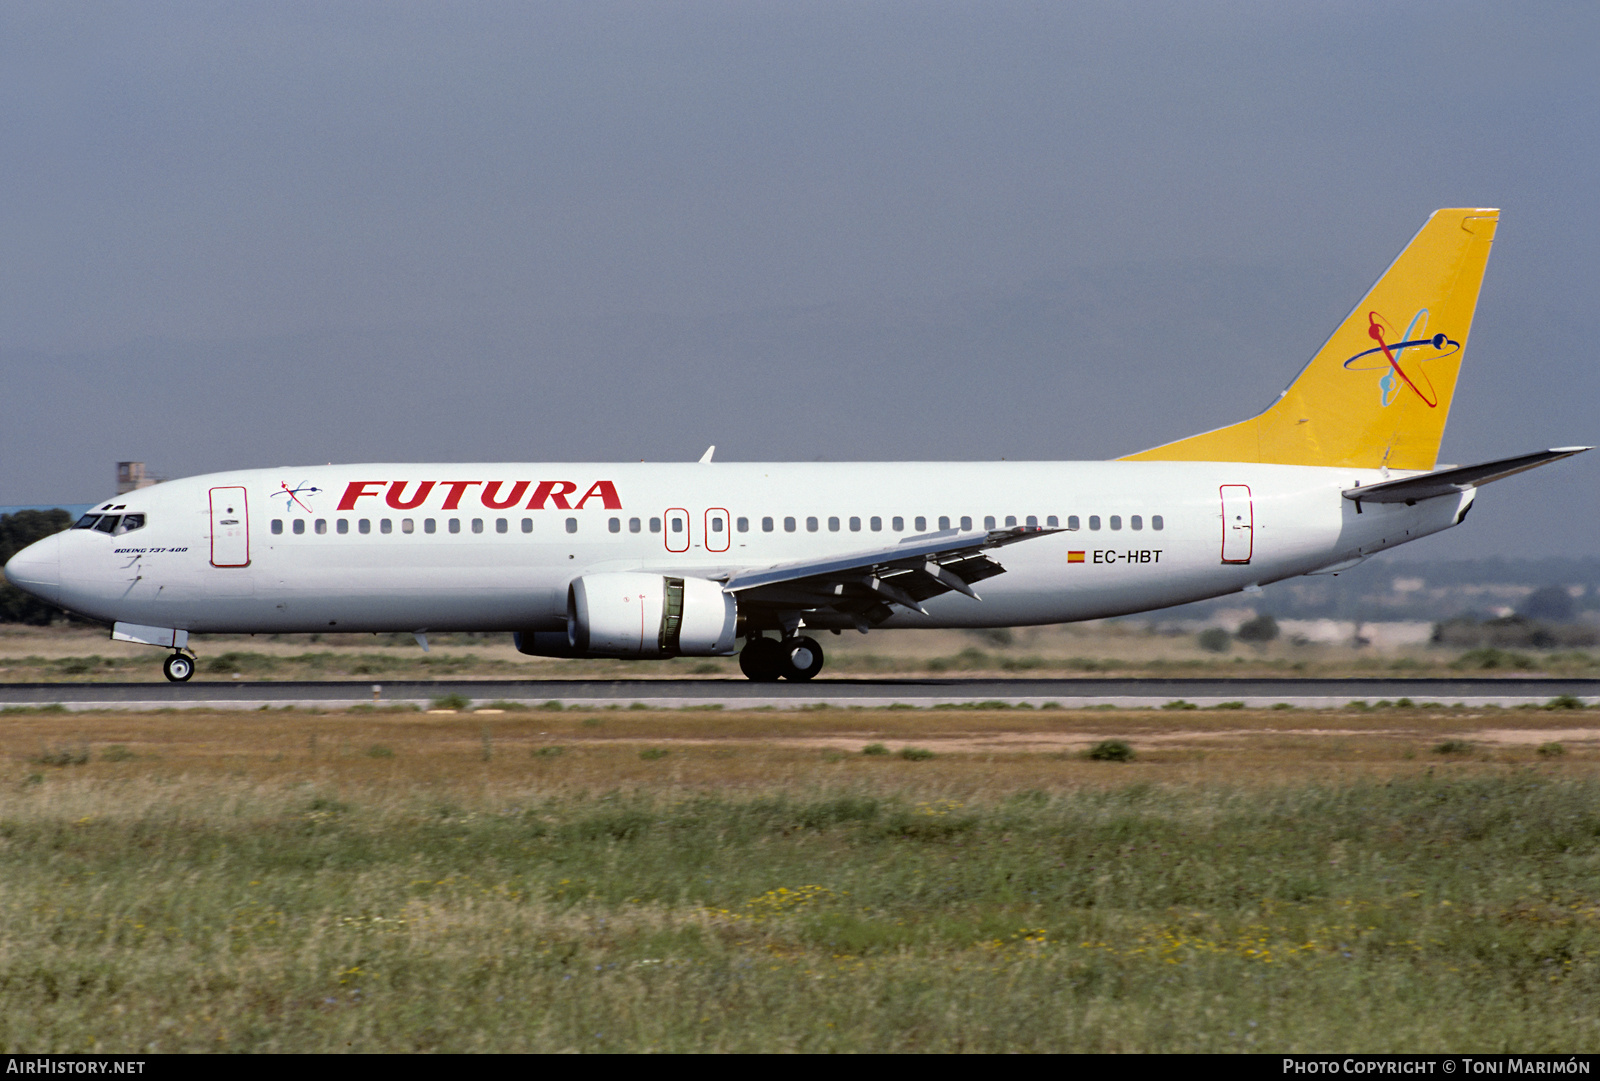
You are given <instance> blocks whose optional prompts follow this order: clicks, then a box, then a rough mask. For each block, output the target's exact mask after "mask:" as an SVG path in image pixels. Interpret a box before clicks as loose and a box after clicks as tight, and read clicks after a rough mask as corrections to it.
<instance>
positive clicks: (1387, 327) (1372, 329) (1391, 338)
mask: <svg viewBox="0 0 1600 1081" xmlns="http://www.w3.org/2000/svg"><path fill="white" fill-rule="evenodd" d="M1427 332H1428V309H1427V308H1422V309H1419V310H1418V312H1417V314H1416V315H1413V316H1412V317H1411V322H1410V323H1409V324H1407V325H1406V329H1405V333H1403V334H1401V333H1396V331H1395V328H1394V324H1392V323H1390V322H1389V320H1387V319H1385V318H1384V317H1383V316H1382V315H1380V314H1379V313H1378V312H1375V311H1372V312H1368V313H1367V337H1369V338H1371V339H1372V340H1373V341H1375V342H1377V343H1378V344H1377V347H1376V348H1373V349H1367V350H1364V351H1362V352H1360V353H1357V354H1356V355H1355V356H1353V357H1351V358H1350V359H1349V360H1347V361H1345V362H1344V366H1345V368H1346V369H1347V370H1348V371H1352V372H1370V371H1381V372H1383V378H1381V379H1379V380H1378V391H1379V397H1380V399H1381V404H1383V405H1385V406H1389V405H1393V404H1394V402H1395V400H1396V399H1397V398H1399V397H1400V395H1401V393H1402V392H1403V391H1404V389H1405V388H1406V387H1410V388H1411V391H1412V393H1414V394H1416V396H1417V397H1418V398H1421V399H1422V401H1423V404H1425V405H1426V406H1427V407H1428V408H1429V409H1437V408H1438V407H1439V394H1438V392H1437V391H1436V390H1434V389H1433V381H1432V380H1431V379H1429V378H1428V373H1427V372H1426V371H1425V370H1424V369H1423V367H1422V366H1423V364H1425V363H1426V362H1428V361H1430V360H1440V359H1442V358H1444V357H1448V356H1454V355H1455V354H1456V353H1459V352H1460V351H1461V343H1460V342H1458V341H1455V340H1454V339H1453V338H1451V337H1449V336H1448V335H1446V334H1435V335H1433V336H1432V337H1424V335H1426V334H1427Z"/></svg>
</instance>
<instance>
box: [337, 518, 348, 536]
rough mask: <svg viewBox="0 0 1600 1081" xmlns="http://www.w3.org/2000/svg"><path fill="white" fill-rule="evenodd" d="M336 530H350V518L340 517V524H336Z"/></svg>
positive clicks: (342, 531) (340, 531)
mask: <svg viewBox="0 0 1600 1081" xmlns="http://www.w3.org/2000/svg"><path fill="white" fill-rule="evenodd" d="M334 531H335V532H337V533H348V532H350V519H348V518H340V519H339V522H338V524H337V525H335V526H334Z"/></svg>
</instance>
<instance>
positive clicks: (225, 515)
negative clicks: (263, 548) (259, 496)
mask: <svg viewBox="0 0 1600 1081" xmlns="http://www.w3.org/2000/svg"><path fill="white" fill-rule="evenodd" d="M210 495H211V565H212V566H213V567H248V566H249V565H250V503H249V501H248V500H247V499H246V497H245V490H244V489H243V488H238V487H228V488H213V489H211V493H210ZM219 541H220V542H221V543H220V544H219V543H218V542H219ZM241 557H242V558H241Z"/></svg>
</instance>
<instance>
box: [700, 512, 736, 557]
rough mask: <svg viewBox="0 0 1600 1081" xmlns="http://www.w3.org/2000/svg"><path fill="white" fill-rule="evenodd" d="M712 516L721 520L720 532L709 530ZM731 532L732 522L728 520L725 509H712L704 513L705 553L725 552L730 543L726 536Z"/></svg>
mask: <svg viewBox="0 0 1600 1081" xmlns="http://www.w3.org/2000/svg"><path fill="white" fill-rule="evenodd" d="M714 516H719V517H721V518H722V529H721V530H720V531H719V530H715V529H712V528H711V519H712V518H713V517H714ZM732 532H733V522H732V521H731V520H729V518H728V511H727V509H726V508H724V507H712V508H711V509H710V510H708V511H706V532H705V538H706V551H708V552H726V551H727V550H728V544H729V543H730V541H731V538H730V537H729V536H728V534H730V533H732ZM718 545H721V547H720V548H719V547H718Z"/></svg>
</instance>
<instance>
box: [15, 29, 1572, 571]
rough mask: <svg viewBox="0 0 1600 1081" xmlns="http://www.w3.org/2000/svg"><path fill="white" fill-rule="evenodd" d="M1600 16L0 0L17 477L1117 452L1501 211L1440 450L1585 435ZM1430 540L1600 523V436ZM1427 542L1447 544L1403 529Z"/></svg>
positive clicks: (26, 491) (1507, 541) (1554, 535)
mask: <svg viewBox="0 0 1600 1081" xmlns="http://www.w3.org/2000/svg"><path fill="white" fill-rule="evenodd" d="M1597 46H1600V6H1597V5H1594V4H1538V3H1532V4H1521V5H1515V6H1512V5H1504V4H1488V3H1485V4H1450V3H1299V4H1281V3H1277V4H1274V3H1194V2H1190V3H1137V2H1135V3H1114V4H1113V3H1107V4H1100V5H1094V4H1071V5H1069V4H1059V3H1048V4H1005V3H995V2H986V3H982V4H965V5H954V4H917V5H912V4H898V3H880V4H861V3H839V4H834V3H784V4H768V3H753V2H752V3H684V4H666V3H645V4H604V3H595V2H585V3H578V4H514V5H496V4H491V3H474V4H470V5H459V4H449V5H447V4H421V5H418V4H403V3H381V4H380V3H373V4H337V3H335V4H330V3H326V2H320V3H315V4H290V3H277V4H271V5H219V4H215V3H201V4H194V5H181V4H156V3H139V4H127V5H120V6H119V5H106V4H98V3H97V4H92V5H74V4H70V3H60V2H51V3H44V4H37V5H28V4H22V3H12V4H7V5H5V6H4V7H0V192H3V193H4V194H3V196H0V376H3V382H0V504H12V503H31V502H49V501H63V502H80V501H83V502H86V501H90V500H93V499H96V498H98V497H100V496H101V495H103V494H106V493H107V491H108V489H109V488H110V486H111V479H112V478H111V463H112V462H114V461H115V460H117V459H121V458H133V459H144V460H146V461H147V462H149V463H150V465H151V467H152V469H154V470H155V471H157V472H159V473H162V474H164V475H167V476H182V475H188V474H193V473H200V472H207V471H211V470H215V469H224V468H232V467H239V466H256V465H279V464H294V463H307V462H313V461H314V462H323V461H329V460H333V461H373V460H418V459H422V460H483V459H489V460H562V459H579V460H607V459H628V458H632V459H637V458H651V459H693V458H695V457H698V456H699V454H700V452H701V451H703V450H704V449H705V445H706V444H708V443H713V442H714V443H717V444H718V446H719V451H718V456H719V457H720V458H723V459H745V460H753V459H768V458H772V459H799V460H809V459H813V458H826V459H830V460H836V461H837V460H849V459H873V458H935V459H967V458H977V459H983V458H998V457H1002V456H1003V457H1008V458H1105V457H1112V456H1115V455H1117V454H1121V453H1127V452H1130V451H1133V450H1137V449H1140V448H1142V447H1145V446H1149V445H1152V444H1155V443H1159V442H1163V441H1166V440H1169V439H1173V438H1177V437H1180V436H1183V435H1187V434H1190V433H1192V432H1195V431H1199V430H1203V429H1206V428H1211V427H1215V426H1217V425H1220V424H1223V423H1228V422H1231V421H1234V420H1238V419H1242V418H1243V417H1244V416H1247V415H1249V414H1251V413H1254V412H1255V411H1257V410H1259V409H1260V408H1261V407H1262V406H1264V405H1265V404H1267V403H1268V402H1269V401H1270V400H1271V399H1272V398H1273V397H1274V396H1275V395H1276V393H1277V391H1278V390H1279V389H1281V388H1282V387H1283V385H1284V384H1286V383H1287V382H1288V380H1289V379H1290V378H1291V377H1292V376H1293V374H1294V373H1295V372H1296V371H1297V370H1298V368H1299V366H1300V365H1301V364H1302V363H1303V362H1304V361H1305V359H1306V358H1307V357H1308V356H1309V355H1310V354H1311V352H1312V351H1314V350H1315V348H1316V347H1317V346H1318V345H1320V343H1321V342H1322V340H1323V339H1324V338H1325V337H1326V336H1327V334H1328V333H1329V332H1330V331H1331V330H1332V329H1333V326H1334V324H1335V322H1336V321H1337V320H1338V319H1339V318H1340V317H1341V316H1342V315H1343V314H1344V313H1345V312H1346V311H1347V310H1348V309H1349V308H1350V306H1351V305H1352V304H1353V303H1354V302H1355V301H1356V300H1357V299H1358V298H1359V296H1360V294H1361V293H1362V291H1363V290H1364V289H1365V287H1366V286H1367V285H1368V284H1370V282H1371V281H1372V280H1373V278H1375V277H1376V276H1377V274H1378V273H1379V272H1380V271H1381V270H1382V269H1383V268H1384V266H1386V265H1387V263H1388V262H1389V261H1390V260H1391V259H1392V258H1393V257H1394V255H1395V254H1396V253H1397V252H1398V251H1399V249H1400V248H1401V246H1402V245H1403V244H1404V243H1405V241H1406V240H1407V239H1409V237H1410V236H1411V235H1412V233H1414V232H1415V231H1416V229H1417V228H1418V227H1419V226H1420V225H1421V224H1422V222H1423V220H1424V219H1425V218H1426V216H1427V215H1428V213H1429V212H1430V211H1432V210H1433V209H1435V208H1437V207H1441V206H1462V205H1477V206H1499V207H1502V208H1503V210H1504V214H1503V218H1502V224H1501V228H1500V233H1499V239H1498V242H1497V244H1496V247H1495V252H1494V256H1493V257H1492V259H1491V261H1490V264H1489V273H1488V278H1487V281H1486V285H1485V289H1484V293H1483V297H1482V300H1481V303H1480V305H1479V309H1478V320H1477V323H1476V326H1475V333H1474V335H1473V339H1472V343H1471V347H1470V349H1469V351H1468V356H1467V363H1466V368H1465V370H1464V373H1463V378H1462V382H1461V385H1460V388H1459V391H1458V394H1457V397H1456V403H1455V409H1454V414H1453V416H1452V419H1451V425H1450V428H1449V430H1448V431H1447V433H1446V437H1445V447H1444V457H1445V460H1447V461H1461V462H1469V461H1475V460H1481V459H1483V458H1488V457H1494V456H1499V455H1508V454H1513V453H1518V452H1522V451H1525V450H1529V449H1533V448H1536V447H1542V446H1550V445H1560V444H1568V443H1589V442H1597V441H1600V423H1597V421H1596V419H1595V406H1596V403H1597V402H1600V393H1597V392H1600V369H1597V366H1596V363H1595V354H1594V348H1593V346H1592V344H1591V342H1590V338H1591V335H1590V333H1589V332H1588V326H1587V324H1588V323H1589V322H1590V320H1591V319H1592V313H1593V312H1594V311H1595V309H1596V307H1597V301H1600V296H1597V285H1596V283H1597V282H1600V275H1597V270H1600V214H1597V212H1596V207H1595V202H1596V198H1597V195H1596V193H1597V192H1600V184H1597V179H1600V175H1597V174H1600V170H1597V165H1600V140H1597V139H1596V138H1595V133H1596V132H1597V131H1600V76H1597V75H1596V65H1595V63H1594V58H1595V56H1596V55H1600V48H1597ZM1589 457H1590V458H1594V459H1596V460H1595V461H1590V460H1588V459H1578V460H1576V461H1573V462H1567V463H1561V464H1558V465H1556V466H1552V467H1550V469H1548V470H1546V471H1542V472H1540V473H1537V474H1534V475H1532V476H1530V477H1526V478H1516V479H1513V480H1511V481H1507V482H1505V483H1504V484H1500V485H1496V486H1494V487H1492V488H1489V489H1486V490H1485V492H1484V494H1483V496H1482V497H1481V498H1480V501H1479V505H1478V507H1477V509H1476V510H1475V511H1474V514H1473V517H1472V519H1471V520H1470V524H1469V526H1468V527H1467V528H1466V529H1463V530H1457V531H1454V533H1453V534H1451V535H1449V536H1447V537H1441V538H1435V539H1433V540H1430V541H1425V542H1423V545H1426V546H1428V551H1429V552H1432V553H1434V554H1436V555H1437V556H1438V557H1440V558H1444V557H1447V556H1449V557H1462V556H1486V555H1494V554H1504V555H1513V554H1527V555H1582V554H1596V553H1600V531H1597V529H1596V526H1597V525H1600V520H1597V519H1600V514H1597V511H1596V500H1595V493H1596V490H1597V483H1596V482H1597V479H1600V453H1597V454H1595V455H1591V456H1589ZM1406 554H1407V555H1422V554H1424V552H1423V551H1422V546H1418V547H1416V548H1412V549H1407V551H1406Z"/></svg>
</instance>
